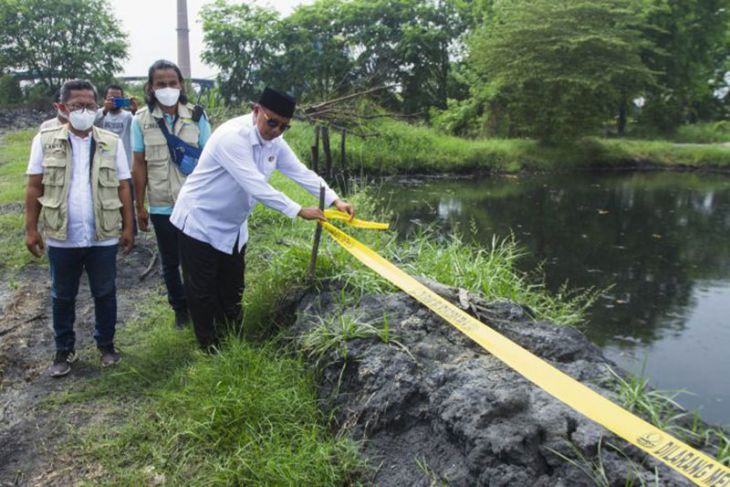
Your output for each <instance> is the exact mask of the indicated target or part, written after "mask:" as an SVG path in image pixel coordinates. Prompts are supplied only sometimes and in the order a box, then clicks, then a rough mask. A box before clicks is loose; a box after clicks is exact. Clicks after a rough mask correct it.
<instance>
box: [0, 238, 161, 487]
mask: <svg viewBox="0 0 730 487" xmlns="http://www.w3.org/2000/svg"><path fill="white" fill-rule="evenodd" d="M154 242H155V241H154V236H152V235H143V236H141V237H139V238H138V240H137V246H136V247H135V248H134V250H133V251H132V253H130V255H128V256H126V257H124V256H122V255H121V254H120V255H119V256H118V258H117V307H118V325H117V327H118V328H117V329H119V328H121V327H123V326H124V324H125V323H126V322H129V321H130V320H132V319H134V318H135V317H136V316H138V315H139V308H140V307H141V306H143V305H144V303H145V302H146V301H148V300H149V297H150V294H151V293H155V292H162V290H161V278H160V276H159V273H158V271H157V267H156V266H154V267H153V268H152V270H151V272H150V274H149V275H147V276H146V277H145V279H142V280H140V276H141V275H142V274H143V273H144V272H145V271H146V270H147V268H148V266H149V264H150V260H151V258H152V256H153V255H154V249H155V248H156V247H155V243H154ZM50 301H51V300H50V282H49V276H48V269H47V266H46V265H44V264H42V263H39V264H31V265H29V266H27V267H25V268H24V269H23V270H21V271H20V272H19V273H18V274H17V275H14V276H8V275H7V274H6V275H4V276H3V282H2V283H0V486H2V487H5V486H18V485H23V486H25V485H59V486H60V485H74V484H75V483H76V482H78V481H80V479H82V478H87V477H89V476H90V477H92V478H93V477H94V476H95V475H94V473H93V471H95V470H97V469H98V467H97V466H95V465H78V460H74V458H73V456H72V454H70V453H69V448H68V445H69V444H73V442H75V441H78V438H77V431H78V427H79V426H81V425H87V424H89V423H90V422H93V421H104V420H105V417H104V412H103V411H99V412H98V415H96V416H95V417H90V416H89V415H88V413H81V412H79V411H76V410H75V409H74V406H73V405H69V404H58V405H56V404H54V405H53V406H49V405H48V404H47V400H48V399H50V398H52V397H54V396H55V395H56V394H57V393H63V391H69V390H74V389H75V387H76V385H77V384H81V383H84V382H88V380H89V378H92V377H96V376H98V375H99V374H101V373H102V371H101V369H100V366H99V354H98V352H97V351H96V349H95V347H94V343H93V337H92V336H93V332H94V305H93V298H92V297H91V293H90V291H89V287H88V280H87V278H86V276H85V275H84V276H83V277H82V280H81V287H80V289H79V294H78V297H77V302H76V324H75V330H76V340H77V344H76V348H77V350H78V351H79V355H80V359H79V361H78V362H76V363H75V364H74V367H73V370H72V372H71V374H70V375H69V376H68V377H64V378H62V379H53V378H51V377H49V376H48V374H47V373H46V369H47V367H48V366H49V365H50V364H51V363H52V361H53V355H54V345H53V330H52V324H51V307H50V304H51V303H50ZM121 352H122V354H123V353H124V350H121ZM119 399H120V401H123V400H124V398H119ZM57 445H61V446H62V448H57Z"/></svg>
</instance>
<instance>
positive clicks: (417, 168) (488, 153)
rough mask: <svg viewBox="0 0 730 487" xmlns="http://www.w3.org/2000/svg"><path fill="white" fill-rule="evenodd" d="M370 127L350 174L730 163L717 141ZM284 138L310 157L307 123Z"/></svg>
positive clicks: (350, 151) (387, 123) (354, 149)
mask: <svg viewBox="0 0 730 487" xmlns="http://www.w3.org/2000/svg"><path fill="white" fill-rule="evenodd" d="M373 129H374V130H376V131H377V132H378V133H379V134H380V135H379V136H377V137H369V138H366V139H362V138H358V137H354V136H350V137H348V138H347V161H348V162H347V166H348V168H349V170H350V171H351V172H352V173H353V174H363V175H376V174H381V175H383V174H384V175H390V174H428V173H461V174H471V173H474V172H476V171H480V172H518V171H521V170H537V171H566V170H573V169H577V168H590V167H614V166H619V167H625V166H627V165H635V164H649V165H658V166H666V167H667V168H671V167H677V166H689V167H711V168H725V167H728V166H730V148H728V147H725V146H723V145H720V144H677V143H675V142H674V141H668V140H642V139H608V138H599V137H586V138H584V139H580V140H577V141H575V142H573V143H564V144H562V145H557V146H545V145H541V144H538V143H537V142H535V141H533V140H528V139H465V138H461V137H455V136H451V135H446V134H443V133H440V132H438V131H437V130H435V129H433V128H430V127H426V126H424V125H414V124H409V123H406V122H402V121H397V120H390V119H385V120H379V121H377V122H375V123H373ZM286 139H287V141H288V142H289V143H290V145H291V146H292V148H293V149H294V150H295V151H296V152H297V154H299V157H300V158H301V159H302V160H303V161H310V160H311V155H310V154H311V149H310V146H311V144H312V143H313V142H314V128H313V127H312V126H311V125H309V124H306V123H297V124H294V126H293V127H292V129H291V130H290V131H289V132H287V134H286ZM339 140H340V136H339V135H338V134H333V135H332V153H333V158H334V162H335V167H336V168H338V167H339V160H340V144H339ZM320 158H321V159H322V157H320ZM320 164H321V162H320Z"/></svg>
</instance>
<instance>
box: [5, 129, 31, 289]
mask: <svg viewBox="0 0 730 487" xmlns="http://www.w3.org/2000/svg"><path fill="white" fill-rule="evenodd" d="M35 133H36V131H35V130H22V131H17V132H10V133H7V134H4V135H2V136H0V146H2V148H3V150H2V151H0V206H3V205H7V206H6V208H5V209H4V211H2V212H0V275H2V276H3V277H5V278H7V277H8V276H9V275H12V274H14V273H15V272H17V271H18V270H19V269H21V268H23V267H24V266H25V265H27V264H28V263H30V262H34V261H36V259H35V258H34V257H33V256H31V254H30V252H28V250H27V249H26V248H25V216H24V213H23V211H24V210H23V208H24V207H23V201H24V199H25V170H26V168H27V166H28V155H29V153H30V144H31V141H32V139H33V136H34V135H35Z"/></svg>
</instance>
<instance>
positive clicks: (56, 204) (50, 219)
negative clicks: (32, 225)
mask: <svg viewBox="0 0 730 487" xmlns="http://www.w3.org/2000/svg"><path fill="white" fill-rule="evenodd" d="M38 202H39V203H40V204H41V205H42V206H41V215H40V216H41V223H43V227H44V228H45V229H46V230H47V231H48V230H50V231H54V232H55V231H58V230H60V229H61V227H62V226H63V223H64V221H65V218H62V216H61V200H60V199H58V198H50V197H48V196H41V197H40V198H38Z"/></svg>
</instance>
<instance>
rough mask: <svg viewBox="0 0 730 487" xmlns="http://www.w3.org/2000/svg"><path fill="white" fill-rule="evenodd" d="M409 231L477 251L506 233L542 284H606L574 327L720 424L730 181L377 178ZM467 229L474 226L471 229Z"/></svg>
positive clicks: (728, 356) (729, 388) (724, 413)
mask: <svg viewBox="0 0 730 487" xmlns="http://www.w3.org/2000/svg"><path fill="white" fill-rule="evenodd" d="M381 197H382V198H383V199H384V200H385V202H386V203H387V205H388V206H389V207H390V208H391V209H392V210H393V211H394V213H395V215H397V218H398V221H397V228H398V231H399V232H400V233H401V234H402V235H403V236H406V235H408V233H409V232H411V231H413V230H414V229H415V227H416V226H417V225H420V224H427V223H432V222H436V224H437V227H438V228H439V229H440V231H443V232H451V231H453V229H454V228H456V227H458V228H461V229H468V228H470V225H472V224H474V226H475V227H476V229H477V232H476V239H477V240H478V241H480V242H484V243H485V244H487V243H489V242H491V240H492V236H493V235H494V234H496V235H498V236H508V235H509V234H510V232H512V233H513V234H514V236H515V238H516V239H517V241H518V242H519V244H520V245H521V247H522V248H523V249H524V250H525V251H526V253H527V255H526V256H525V257H523V258H522V260H521V262H520V266H521V267H522V269H523V270H525V271H529V270H533V269H535V268H536V266H538V265H539V264H543V268H544V273H545V280H546V284H547V285H548V287H549V288H550V289H552V290H557V289H558V288H559V287H560V285H561V284H563V283H565V282H568V284H569V285H570V286H571V287H579V288H587V287H591V286H594V287H596V288H600V289H605V288H608V287H609V286H610V285H613V287H612V288H611V289H609V290H608V291H606V292H604V293H603V294H602V295H601V297H600V298H599V299H598V301H597V302H596V304H595V305H594V306H593V307H592V309H591V310H590V314H589V316H588V323H587V325H586V327H585V330H584V331H585V332H586V333H587V335H588V336H589V338H590V339H591V340H593V342H594V343H596V344H597V345H598V346H600V347H601V348H602V349H603V350H604V352H605V354H606V355H607V356H608V357H609V358H610V359H612V360H614V361H615V362H616V363H618V364H619V365H620V366H622V367H623V368H625V369H627V370H631V371H633V372H634V373H637V374H638V373H641V370H642V366H643V365H644V363H645V373H646V375H647V376H648V377H650V378H651V384H652V386H654V387H656V388H659V389H665V390H679V389H683V390H686V391H688V392H690V393H691V394H681V395H680V396H679V397H678V398H677V399H678V401H679V402H680V403H681V404H683V405H684V406H685V407H687V408H689V409H698V410H699V411H700V413H701V414H702V416H703V418H704V419H705V420H706V421H710V422H714V423H718V424H724V425H730V353H728V351H729V350H730V177H727V176H723V175H708V174H690V173H660V172H656V173H618V174H617V173H605V174H604V173H601V174H595V173H580V174H561V175H547V176H545V175H538V176H519V177H492V178H483V179H478V180H475V179H461V180H426V181H410V182H409V181H403V180H399V181H388V182H385V183H383V185H382V189H381ZM472 222H473V223H472Z"/></svg>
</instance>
